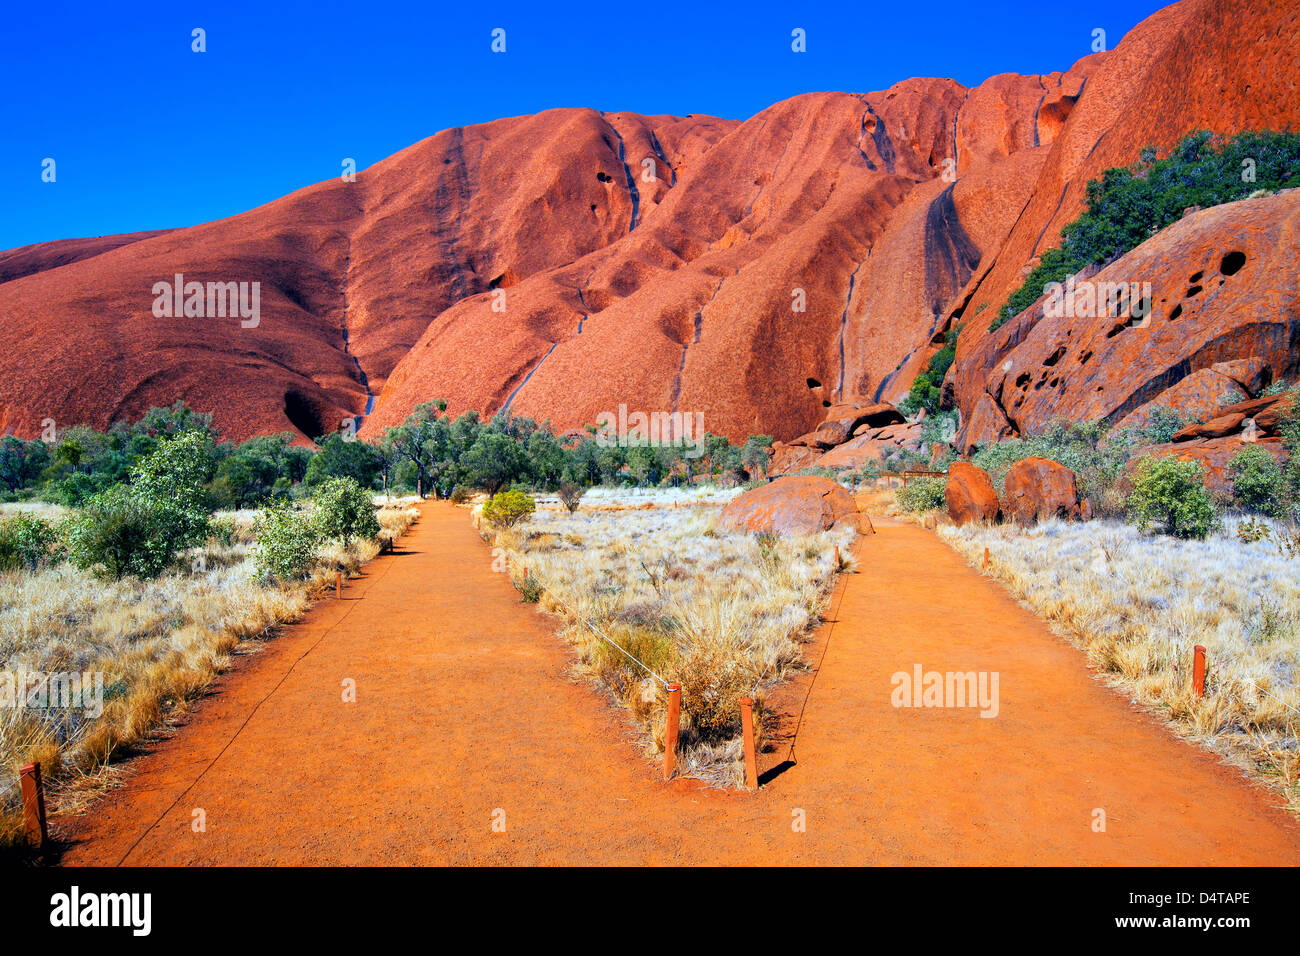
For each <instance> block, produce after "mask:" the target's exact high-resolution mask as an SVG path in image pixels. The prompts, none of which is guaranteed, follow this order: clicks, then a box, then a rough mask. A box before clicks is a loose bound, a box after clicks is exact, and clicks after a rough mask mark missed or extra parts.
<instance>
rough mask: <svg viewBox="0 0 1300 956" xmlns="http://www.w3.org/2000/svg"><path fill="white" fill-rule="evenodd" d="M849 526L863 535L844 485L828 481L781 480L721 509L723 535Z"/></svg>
mask: <svg viewBox="0 0 1300 956" xmlns="http://www.w3.org/2000/svg"><path fill="white" fill-rule="evenodd" d="M841 522H848V523H850V524H852V526H853V527H854V528H855V529H856V530H859V531H861V530H862V527H863V526H862V523H861V519H860V516H859V515H858V506H857V503H856V502H855V501H854V500H853V496H852V495H851V494H849V492H848V490H847V489H846V488H844V487H843V486H842V485H839V484H837V483H836V482H834V481H831V480H830V479H829V478H818V477H815V476H802V475H801V476H791V477H788V478H778V479H776V480H775V481H772V482H769V483H768V484H766V485H760V486H759V487H758V488H754V489H753V490H751V491H746V492H745V493H744V494H742V495H740V496H738V497H737V498H735V499H733V500H732V501H731V502H730V503H729V504H728V505H727V506H726V507H725V508H723V509H722V517H721V518H719V519H718V528H719V530H722V531H755V532H757V531H772V532H775V533H777V534H807V533H810V532H814V531H827V530H829V529H830V528H833V527H834V526H835V525H837V524H839V523H841Z"/></svg>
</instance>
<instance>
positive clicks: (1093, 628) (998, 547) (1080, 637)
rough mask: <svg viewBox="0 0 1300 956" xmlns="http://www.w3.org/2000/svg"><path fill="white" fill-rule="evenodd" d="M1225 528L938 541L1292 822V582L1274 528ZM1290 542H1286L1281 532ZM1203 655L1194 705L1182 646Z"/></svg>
mask: <svg viewBox="0 0 1300 956" xmlns="http://www.w3.org/2000/svg"><path fill="white" fill-rule="evenodd" d="M1268 526H1269V523H1268V522H1266V521H1262V520H1260V519H1249V520H1247V521H1242V522H1240V523H1236V522H1235V519H1229V521H1228V527H1227V528H1226V529H1225V530H1224V532H1223V533H1215V534H1212V535H1210V536H1209V537H1207V538H1206V539H1205V540H1179V539H1176V538H1172V537H1166V536H1162V535H1147V534H1143V533H1141V532H1140V531H1139V530H1138V529H1136V528H1133V527H1130V526H1126V525H1124V524H1121V523H1118V522H1114V521H1091V522H1084V523H1064V522H1058V521H1047V522H1044V523H1042V524H1039V525H1037V526H1036V527H1028V528H1026V527H1020V526H1014V525H1002V526H979V525H968V526H966V527H964V528H953V527H944V528H942V529H941V530H940V535H941V536H942V537H944V538H945V540H947V541H948V542H949V543H950V544H951V545H952V546H953V547H954V548H956V549H957V551H958V552H959V553H961V554H962V555H963V556H964V557H965V558H966V560H967V561H969V562H970V563H971V564H972V565H973V566H976V567H979V566H982V564H983V554H984V549H985V548H986V547H987V548H988V549H989V552H990V554H991V561H990V565H989V573H990V574H992V575H993V576H994V577H996V578H997V579H998V580H1000V581H1001V582H1002V583H1003V584H1005V585H1006V586H1007V587H1008V588H1009V589H1010V590H1011V592H1012V593H1013V594H1014V595H1016V596H1017V597H1018V598H1020V599H1021V600H1023V601H1025V602H1026V603H1027V604H1028V605H1029V606H1030V607H1031V608H1032V609H1033V610H1035V611H1037V612H1038V613H1039V614H1041V615H1042V616H1043V617H1044V618H1045V619H1046V620H1047V621H1048V623H1049V624H1050V625H1051V626H1052V627H1053V628H1054V629H1055V630H1056V631H1057V632H1058V633H1060V634H1062V635H1063V636H1065V637H1066V638H1068V639H1069V640H1070V641H1071V642H1072V643H1074V644H1075V645H1076V646H1078V647H1079V648H1080V649H1081V650H1082V651H1083V652H1084V653H1085V654H1086V655H1087V657H1088V661H1089V663H1090V665H1091V666H1093V667H1094V668H1096V669H1097V670H1098V671H1100V672H1101V673H1103V674H1105V675H1107V677H1108V678H1110V679H1111V680H1112V681H1113V682H1114V683H1115V684H1116V685H1117V686H1118V687H1119V688H1120V690H1121V691H1122V693H1124V695H1125V696H1126V697H1129V698H1132V699H1135V700H1137V701H1140V702H1141V703H1142V704H1144V705H1145V706H1147V707H1149V708H1151V709H1152V710H1154V711H1156V712H1157V713H1159V714H1161V715H1163V716H1165V717H1167V718H1168V719H1169V720H1170V721H1172V723H1173V726H1174V727H1175V728H1176V729H1177V730H1178V732H1179V733H1181V734H1183V735H1185V736H1187V737H1189V738H1191V739H1192V740H1195V741H1197V742H1198V743H1200V744H1201V745H1202V746H1205V747H1207V748H1208V749H1210V750H1212V751H1214V752H1215V753H1217V754H1219V755H1221V756H1223V757H1225V758H1227V759H1229V760H1231V761H1232V762H1233V763H1235V764H1236V765H1238V766H1240V767H1242V768H1243V769H1246V770H1248V771H1249V772H1252V773H1253V774H1255V775H1256V777H1257V779H1258V780H1259V781H1260V782H1261V783H1263V784H1265V785H1267V786H1272V787H1276V788H1278V789H1279V790H1281V792H1282V793H1283V794H1284V795H1285V797H1286V799H1287V801H1288V803H1289V805H1290V807H1291V809H1292V810H1294V811H1297V812H1300V739H1298V738H1300V713H1298V711H1300V682H1298V681H1297V679H1296V678H1297V675H1298V674H1300V577H1297V576H1296V574H1295V571H1294V568H1293V567H1291V566H1290V565H1289V563H1288V562H1289V561H1290V560H1291V559H1290V558H1288V557H1286V555H1285V552H1284V551H1283V550H1282V549H1281V548H1279V547H1277V546H1276V543H1275V538H1277V537H1278V536H1280V535H1282V534H1285V533H1286V531H1287V529H1286V526H1284V525H1277V524H1274V525H1273V526H1272V531H1267V530H1264V531H1261V527H1262V528H1264V529H1267V528H1268ZM1292 533H1294V531H1293V532H1292ZM1194 644H1203V645H1205V647H1206V648H1207V650H1208V658H1209V664H1210V666H1209V671H1208V677H1207V681H1206V693H1205V697H1204V698H1203V699H1197V698H1196V695H1195V693H1194V692H1193V690H1192V686H1191V659H1192V646H1193V645H1194Z"/></svg>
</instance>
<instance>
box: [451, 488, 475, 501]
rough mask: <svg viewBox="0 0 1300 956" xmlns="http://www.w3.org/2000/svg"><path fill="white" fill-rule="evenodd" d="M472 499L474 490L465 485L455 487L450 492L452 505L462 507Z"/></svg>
mask: <svg viewBox="0 0 1300 956" xmlns="http://www.w3.org/2000/svg"><path fill="white" fill-rule="evenodd" d="M473 497H474V489H473V488H468V487H466V486H465V485H457V486H456V487H455V488H454V489H452V492H451V503H452V504H453V505H463V504H465V503H467V502H468V501H469V500H470V499H471V498H473Z"/></svg>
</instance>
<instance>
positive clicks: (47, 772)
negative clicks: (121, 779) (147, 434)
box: [0, 488, 417, 855]
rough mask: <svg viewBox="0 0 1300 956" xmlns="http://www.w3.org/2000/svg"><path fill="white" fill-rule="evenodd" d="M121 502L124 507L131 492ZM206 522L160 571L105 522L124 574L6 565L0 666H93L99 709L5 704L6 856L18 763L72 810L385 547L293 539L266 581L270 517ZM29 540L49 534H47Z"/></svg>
mask: <svg viewBox="0 0 1300 956" xmlns="http://www.w3.org/2000/svg"><path fill="white" fill-rule="evenodd" d="M123 492H125V488H123ZM134 501H135V503H136V504H141V503H143V509H144V519H143V520H137V517H136V516H134V515H133V513H131V512H124V513H123V514H124V517H123V520H128V521H129V523H130V524H131V527H132V528H135V529H142V531H141V533H142V534H143V535H144V540H145V541H146V545H145V550H146V551H147V550H148V545H147V542H148V541H149V540H150V539H149V536H150V534H151V533H152V532H153V530H154V529H156V527H157V522H156V516H155V514H154V512H155V510H156V509H155V508H154V506H153V505H152V504H151V503H149V502H148V501H147V499H145V498H144V497H143V496H139V495H137V496H136V498H135V499H134ZM121 503H122V504H123V506H125V504H127V503H129V495H124V497H123V498H122V499H121ZM16 507H17V506H12V505H11V506H7V509H6V510H10V511H12V510H14V509H15V508H16ZM22 508H23V510H21V511H18V512H17V513H16V514H7V515H5V516H4V517H2V518H0V528H10V527H13V526H15V525H16V524H17V523H19V522H23V523H29V522H36V521H42V520H43V519H42V518H41V517H40V515H39V514H34V513H33V511H35V510H38V509H32V508H31V507H30V506H22ZM46 508H47V509H48V508H49V506H46ZM272 513H273V514H277V515H281V516H285V517H284V518H283V520H284V521H285V522H286V525H287V522H289V521H292V522H293V524H292V527H293V528H294V529H295V532H294V534H295V535H298V534H299V533H300V532H302V530H303V529H307V533H308V534H309V535H314V532H311V530H310V528H311V521H310V516H309V515H308V514H307V513H305V512H292V511H289V510H288V508H287V507H286V506H285V505H284V504H280V505H278V506H277V507H276V508H274V509H272ZM416 515H417V512H416V511H415V510H414V509H412V508H409V507H408V504H407V503H400V502H399V503H398V505H397V506H396V507H384V508H382V509H381V510H380V512H379V515H378V520H377V523H378V525H379V526H380V528H381V530H382V533H383V534H384V535H387V536H390V537H393V538H395V537H398V536H400V535H401V533H402V532H403V531H405V529H406V528H407V527H408V526H409V525H410V523H411V522H412V521H413V520H414V518H415V517H416ZM73 519H74V521H75V519H76V515H73ZM113 520H117V519H116V518H115V519H113ZM44 523H45V525H46V526H47V527H49V528H53V527H54V525H52V524H51V523H50V522H48V521H47V522H44ZM28 527H34V525H31V524H28ZM209 527H210V530H211V534H210V535H209V536H208V537H207V539H206V540H205V541H203V542H200V543H199V544H198V545H197V546H194V547H191V548H189V549H186V550H185V551H184V553H183V557H184V560H172V561H169V562H161V563H162V565H163V566H162V567H161V569H159V570H158V571H157V573H156V574H154V573H152V572H153V571H154V570H155V567H156V564H157V563H158V562H156V560H155V559H154V558H150V559H149V560H148V561H145V564H146V565H147V567H146V568H145V570H147V571H149V572H151V573H149V574H147V575H145V576H137V575H135V574H133V573H132V571H131V568H132V567H133V566H134V563H135V562H137V561H141V560H143V559H139V558H133V557H132V552H131V550H130V549H129V548H126V547H125V546H124V545H122V543H121V542H122V540H123V539H125V538H130V537H131V536H132V535H133V534H135V533H136V532H135V531H129V530H128V529H119V530H118V531H114V532H113V533H111V534H110V533H106V532H105V530H104V529H103V528H102V527H99V526H96V530H95V533H96V534H97V535H102V537H103V539H104V540H105V541H106V542H109V543H111V547H109V545H108V544H106V545H105V547H106V550H107V551H111V552H112V553H113V554H115V555H117V557H112V558H110V559H109V560H110V561H111V562H112V563H114V564H115V565H117V567H116V570H118V571H121V572H122V573H120V574H109V575H107V576H102V575H101V576H96V575H95V573H94V572H93V568H94V567H97V566H100V567H101V570H102V564H103V562H100V561H96V562H90V564H88V565H87V567H85V568H84V569H83V568H79V567H77V566H76V565H73V564H70V563H66V562H62V561H61V560H60V555H59V553H58V551H57V548H56V549H54V550H51V551H46V552H44V553H45V555H46V557H45V560H44V562H43V563H42V562H37V563H36V566H35V569H34V570H32V569H30V568H29V567H28V566H26V565H24V567H22V568H20V569H17V570H14V569H8V570H4V571H0V672H4V673H10V674H20V673H25V674H33V675H42V674H44V675H48V674H52V673H61V672H67V671H70V670H75V671H77V672H78V673H81V672H85V673H90V672H96V673H101V674H102V675H103V689H104V694H103V698H104V699H103V712H102V713H101V714H98V715H95V714H93V713H88V712H86V711H85V710H84V709H83V708H79V707H62V706H60V707H40V708H4V709H3V710H0V765H3V766H4V767H5V768H6V772H5V773H4V774H3V775H0V855H5V854H8V853H11V852H16V848H17V841H18V839H19V838H20V834H21V799H20V796H19V794H18V791H17V786H16V782H17V774H16V772H14V771H15V770H16V768H17V767H19V766H21V765H22V764H24V763H27V762H29V761H32V760H37V761H40V763H41V768H42V773H43V775H44V777H45V780H46V784H47V788H48V791H47V793H48V797H49V800H50V804H51V811H57V812H75V811H76V810H78V809H79V808H81V807H83V806H84V805H85V804H86V803H87V802H88V801H89V800H90V799H91V798H92V797H93V795H94V793H95V792H97V790H98V789H99V788H101V787H102V786H103V785H105V784H106V783H109V782H111V781H112V780H113V779H114V778H115V776H116V774H117V771H116V770H115V769H114V765H113V764H112V763H111V761H112V758H113V757H114V755H116V754H117V753H119V752H120V751H121V750H123V748H125V747H128V746H130V745H132V744H134V743H136V742H138V741H140V740H142V739H143V738H145V737H146V736H147V735H149V734H150V733H151V732H152V731H153V730H154V729H155V728H157V727H158V726H160V725H161V724H162V723H164V722H165V721H166V720H168V719H170V718H173V717H176V716H178V715H181V714H184V713H185V712H186V711H187V710H188V709H189V707H190V705H191V702H192V701H193V700H194V699H195V698H196V697H197V696H198V695H199V693H200V692H201V691H202V689H203V688H204V687H205V686H206V685H207V684H208V682H209V681H210V680H211V679H212V678H213V676H215V675H216V674H217V673H219V672H221V671H222V670H224V669H225V668H227V667H228V666H229V665H230V663H231V661H232V655H233V654H235V653H236V652H239V651H251V650H254V649H256V647H257V646H258V645H257V642H258V641H260V640H262V639H263V638H265V637H267V636H269V635H270V633H271V630H270V629H272V628H273V627H274V625H276V624H277V623H279V622H283V621H286V620H292V619H294V618H295V617H297V616H299V615H301V614H302V613H303V612H304V611H305V610H306V608H307V607H308V606H309V605H310V603H311V600H312V595H313V592H314V591H316V590H317V589H319V588H321V587H323V586H327V585H329V584H330V583H331V582H332V580H333V574H334V569H335V568H338V567H344V568H346V569H348V570H355V569H356V568H358V567H360V566H361V564H363V563H364V562H365V561H368V560H369V559H370V558H372V557H374V555H375V554H377V553H378V551H379V545H378V543H377V542H376V541H375V540H373V539H356V540H354V541H353V543H352V544H351V546H350V547H347V548H344V547H342V546H341V545H337V544H336V545H316V546H314V547H313V548H312V549H311V550H310V551H307V552H306V553H305V554H304V553H303V550H302V540H301V538H298V537H295V547H296V549H297V551H296V553H297V554H298V555H299V558H300V561H299V563H298V564H297V565H296V566H297V571H296V573H295V574H292V575H284V576H283V579H281V580H271V578H280V577H281V576H280V575H267V574H265V573H264V570H265V569H264V568H260V567H259V566H258V557H259V555H261V554H262V553H263V551H264V548H265V546H266V545H267V544H268V543H269V540H270V539H269V537H268V536H269V535H273V534H274V533H275V532H273V531H271V530H270V527H269V526H268V525H267V523H266V518H265V516H262V517H261V518H259V516H258V515H257V513H256V512H252V511H237V512H229V513H225V514H221V515H218V516H217V517H216V519H215V520H213V521H211V522H210V524H209ZM34 536H35V537H39V538H40V539H42V540H48V535H47V534H45V533H41V532H37V533H36V534H35V535H34Z"/></svg>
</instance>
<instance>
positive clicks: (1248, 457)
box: [1228, 445, 1288, 516]
mask: <svg viewBox="0 0 1300 956" xmlns="http://www.w3.org/2000/svg"><path fill="white" fill-rule="evenodd" d="M1228 469H1229V471H1230V472H1231V474H1232V490H1233V492H1234V493H1235V494H1236V496H1237V500H1238V501H1239V502H1240V503H1241V504H1242V506H1243V507H1245V508H1246V509H1248V510H1250V511H1255V512H1258V513H1260V514H1266V515H1275V516H1280V515H1282V514H1284V513H1285V512H1286V510H1287V507H1288V500H1287V498H1288V496H1287V487H1286V485H1287V482H1286V476H1285V475H1284V474H1283V473H1282V466H1281V465H1279V464H1278V463H1277V459H1276V458H1274V457H1273V456H1272V455H1271V454H1269V453H1268V452H1267V451H1265V450H1264V449H1263V448H1261V447H1259V445H1246V446H1245V447H1244V448H1242V449H1241V451H1239V452H1237V454H1235V455H1233V456H1232V460H1231V461H1230V462H1229V463H1228Z"/></svg>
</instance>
